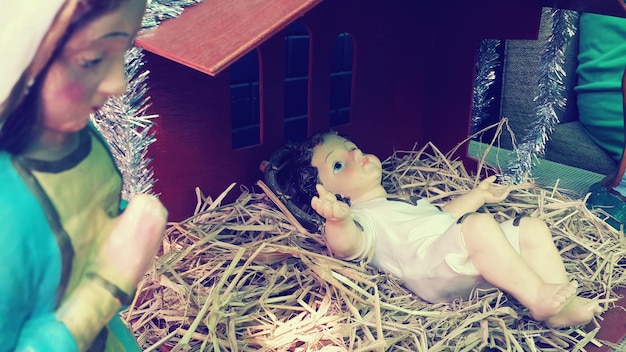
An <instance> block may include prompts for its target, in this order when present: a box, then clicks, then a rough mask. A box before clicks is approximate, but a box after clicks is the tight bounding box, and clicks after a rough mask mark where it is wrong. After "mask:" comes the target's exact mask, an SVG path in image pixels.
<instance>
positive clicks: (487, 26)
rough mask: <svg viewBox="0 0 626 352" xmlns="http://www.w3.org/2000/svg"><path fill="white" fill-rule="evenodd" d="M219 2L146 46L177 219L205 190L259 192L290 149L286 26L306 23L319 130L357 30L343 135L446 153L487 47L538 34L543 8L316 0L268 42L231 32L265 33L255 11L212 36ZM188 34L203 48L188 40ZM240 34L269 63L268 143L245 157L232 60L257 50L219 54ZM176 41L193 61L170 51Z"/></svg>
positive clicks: (462, 129)
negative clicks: (342, 51)
mask: <svg viewBox="0 0 626 352" xmlns="http://www.w3.org/2000/svg"><path fill="white" fill-rule="evenodd" d="M241 1H244V0H236V1H235V0H231V3H233V4H234V3H238V2H241ZM216 3H220V1H206V2H204V3H201V4H199V5H196V6H195V7H192V8H190V9H188V10H187V12H188V13H189V15H188V16H187V17H185V15H186V14H187V12H186V13H183V15H181V16H180V17H179V18H176V19H173V20H169V21H166V22H164V23H163V24H162V25H161V26H160V27H159V28H157V29H156V30H155V31H153V32H149V33H147V34H144V35H142V36H141V37H140V38H139V39H138V45H139V46H142V47H144V48H145V49H146V50H147V53H146V62H147V68H148V69H149V70H150V71H151V74H150V81H149V85H150V92H149V94H150V96H151V101H152V104H153V105H152V107H151V108H150V109H149V111H148V112H149V113H155V114H158V115H159V116H160V118H159V119H158V122H157V126H156V130H155V131H156V138H157V142H156V143H155V144H153V145H152V146H151V150H150V155H151V156H153V157H154V161H153V162H152V166H153V167H154V169H155V177H156V178H157V180H158V181H157V183H156V185H155V191H156V192H158V193H160V194H161V199H162V200H163V202H164V203H165V205H166V206H167V207H168V209H169V211H170V214H171V218H172V219H173V220H182V219H184V218H186V217H188V216H190V215H191V214H192V211H193V209H194V206H195V194H194V187H196V186H197V187H200V188H201V189H202V190H203V192H204V193H205V194H207V195H209V196H212V197H216V196H218V195H219V194H220V193H221V192H222V191H223V190H225V189H226V187H227V186H228V185H229V184H230V183H232V182H237V183H239V184H242V185H246V186H251V185H253V184H254V182H255V181H256V180H257V179H259V178H261V176H262V175H261V174H260V172H259V170H258V166H259V163H260V162H261V161H262V160H263V159H264V158H267V157H268V156H269V155H270V154H271V152H272V151H274V150H276V149H277V148H278V147H280V146H281V145H282V144H283V143H284V142H285V139H284V133H283V131H284V127H283V105H284V101H283V75H284V71H285V69H284V32H283V29H284V28H285V27H286V26H287V25H288V24H289V23H290V22H293V21H294V20H296V19H299V20H301V21H302V23H304V24H305V25H306V26H307V28H308V29H309V31H310V38H311V40H310V61H309V62H310V68H309V75H310V77H309V108H308V111H309V132H310V133H313V132H316V131H319V130H324V129H326V128H327V127H328V121H329V119H328V109H329V88H330V87H329V81H330V78H329V72H330V60H331V57H332V49H333V44H334V40H335V38H336V36H337V35H338V34H339V33H342V32H347V33H350V34H351V35H352V37H353V40H354V48H355V49H354V50H355V55H354V57H355V59H354V64H353V91H352V105H351V122H350V123H349V124H348V125H345V126H342V127H340V128H337V129H338V130H339V131H340V132H343V133H346V134H348V135H350V136H351V137H352V138H354V139H355V141H357V142H358V143H359V145H361V146H362V147H363V148H364V149H365V150H368V151H371V152H373V153H376V154H378V155H380V156H381V157H386V156H388V155H390V154H391V153H392V152H393V150H394V148H403V149H405V148H412V147H413V145H414V144H415V143H425V142H427V141H433V142H435V143H436V145H438V146H439V147H440V148H441V149H442V150H444V151H446V150H448V149H450V148H451V147H453V146H454V145H456V143H457V142H459V141H461V140H462V139H464V138H465V137H467V135H468V131H469V121H470V111H471V102H472V84H473V83H472V81H473V76H474V60H475V52H476V46H477V43H478V41H479V40H480V39H483V38H515V39H531V38H536V36H537V31H538V23H539V17H540V11H541V7H540V5H539V4H533V3H532V2H506V3H503V2H501V1H498V0H481V1H474V2H466V1H458V0H453V1H446V2H440V1H437V2H434V1H433V2H424V1H415V0H395V1H392V2H381V1H374V0H333V1H323V2H321V3H319V4H317V2H314V1H309V3H310V6H309V7H307V8H305V9H304V10H300V12H297V11H295V12H294V11H292V12H289V14H288V16H283V17H282V18H280V19H277V21H279V22H278V23H279V25H277V24H274V25H273V27H272V29H271V30H266V31H264V33H265V35H269V34H271V36H269V37H268V38H264V37H263V36H259V35H257V34H256V33H254V32H246V31H245V30H244V29H241V30H227V29H228V28H230V27H229V23H231V26H233V27H235V28H239V27H238V26H240V25H241V28H249V27H255V24H253V23H251V21H254V18H256V17H258V16H251V17H250V16H249V15H245V14H242V16H240V17H242V18H243V20H242V21H243V24H239V23H236V20H237V18H239V17H237V16H232V20H231V21H230V22H223V21H222V22H220V23H221V25H222V27H225V28H226V29H224V31H226V32H228V33H226V34H224V33H221V34H219V33H215V32H210V31H216V30H217V29H216V28H207V29H206V30H207V31H209V32H206V33H204V32H202V31H203V30H205V29H203V27H202V26H201V25H200V24H199V23H203V22H202V21H200V20H198V19H197V18H202V15H203V13H204V14H205V15H206V18H205V22H206V23H211V21H212V18H213V14H214V13H215V11H218V10H215V9H211V8H210V7H211V6H216V5H215V4H216ZM247 3H248V5H251V4H252V5H253V6H248V8H249V9H250V11H254V10H255V9H254V4H256V3H266V2H263V1H261V2H258V1H257V0H254V1H252V0H248V2H247ZM281 3H293V1H276V2H275V6H282V5H281ZM383 4H384V5H383ZM203 6H204V8H203ZM285 6H287V5H285ZM234 8H237V6H234ZM263 9H264V10H267V11H269V10H271V9H268V8H266V7H264V8H263ZM305 10H306V11H305ZM194 11H195V12H194ZM219 11H221V12H222V13H223V12H225V11H226V10H225V9H224V8H220V9H219ZM239 11H240V10H239ZM270 12H271V11H270ZM246 16H248V17H246ZM289 16H291V17H289ZM298 16H302V17H300V18H298ZM187 18H190V19H189V20H188V19H187ZM233 21H235V22H233ZM280 21H282V22H280ZM187 22H189V23H191V24H192V25H189V26H186V25H185V24H186V23H187ZM198 32H201V33H198ZM218 34H219V35H218ZM188 36H189V37H191V38H193V40H194V42H189V40H188V39H185V38H187V37H188ZM229 36H231V37H233V39H232V40H236V39H237V40H241V38H247V37H246V36H248V37H249V38H251V40H248V41H245V40H244V41H243V44H242V45H245V46H252V44H250V43H253V44H254V43H257V44H258V45H257V46H256V47H257V48H258V50H259V55H260V62H261V67H260V71H261V74H260V77H261V83H260V84H261V88H260V91H261V99H262V106H261V121H262V124H263V126H262V128H261V141H262V143H261V145H259V146H253V147H248V148H245V149H241V150H231V148H230V146H231V140H230V138H231V137H230V136H231V134H230V100H229V86H228V84H229V79H228V74H229V72H228V69H227V68H226V66H225V65H223V63H224V62H228V60H230V61H233V60H235V59H236V58H238V57H240V56H241V55H243V54H245V52H246V51H245V50H240V51H237V52H233V51H231V52H228V53H218V54H215V51H216V50H215V49H214V48H215V47H219V45H220V43H228V42H229V39H228V38H229ZM176 43H177V45H178V46H179V47H181V46H182V47H183V48H184V50H185V51H186V53H185V54H184V55H179V54H178V53H177V52H175V50H176V49H170V48H168V46H169V47H172V46H175V45H174V44H176ZM160 45H162V46H160ZM178 50H182V49H178ZM250 50H254V48H249V49H248V50H247V51H250ZM220 55H222V56H223V57H222V56H220ZM203 60H204V61H206V62H202V61H203ZM211 60H213V61H211ZM190 62H191V63H194V62H195V63H196V64H190ZM198 62H199V64H198ZM215 63H217V64H215ZM220 64H222V65H220ZM209 74H215V75H214V76H211V75H209ZM465 152H466V151H461V153H465Z"/></svg>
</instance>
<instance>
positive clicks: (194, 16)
mask: <svg viewBox="0 0 626 352" xmlns="http://www.w3.org/2000/svg"><path fill="white" fill-rule="evenodd" d="M320 2H322V0H272V1H268V0H206V1H204V2H201V3H199V4H197V5H194V6H191V7H189V8H187V9H186V10H185V11H184V12H183V13H182V14H181V15H180V16H179V17H177V18H174V19H171V20H167V21H164V22H163V23H161V25H160V26H159V27H157V28H153V29H150V30H147V31H146V32H144V33H142V34H141V35H140V36H139V37H138V38H137V41H136V42H137V45H138V46H140V47H141V48H143V49H145V50H147V51H150V52H152V53H154V54H157V55H160V56H163V57H165V58H168V59H170V60H172V61H175V62H178V63H181V64H183V65H185V66H188V67H191V68H193V69H195V70H198V71H200V72H204V73H206V74H209V75H211V76H215V75H217V74H218V73H220V72H221V71H222V70H224V69H225V68H227V67H228V66H229V65H230V64H232V63H233V62H235V61H236V60H237V59H239V58H240V57H242V56H243V55H245V54H246V53H248V52H249V51H250V50H252V49H254V48H256V47H257V46H259V45H260V44H262V43H263V41H265V40H266V39H268V38H270V37H271V36H272V35H274V34H275V33H277V32H278V31H280V30H282V29H284V28H285V27H287V26H288V25H289V24H291V23H292V22H293V21H295V20H296V19H297V18H299V17H301V16H302V15H304V14H305V13H307V12H308V11H309V10H311V9H312V8H313V7H315V6H316V5H317V4H319V3H320Z"/></svg>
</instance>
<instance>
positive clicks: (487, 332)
mask: <svg viewBox="0 0 626 352" xmlns="http://www.w3.org/2000/svg"><path fill="white" fill-rule="evenodd" d="M384 164H385V165H386V167H387V169H392V170H393V171H391V172H386V173H385V183H386V184H387V185H388V186H389V187H390V188H392V189H393V190H394V191H396V192H398V193H404V194H417V195H420V196H428V197H430V198H433V199H435V201H434V202H435V203H437V202H445V201H446V200H447V199H448V198H449V197H454V196H456V195H458V194H461V193H463V192H465V191H466V190H469V189H471V188H472V187H473V186H474V185H475V184H476V183H477V182H478V180H477V177H475V176H470V175H469V174H468V173H467V172H466V171H465V169H464V168H463V165H462V163H461V162H460V161H451V160H449V158H448V157H447V156H446V155H443V154H442V153H440V152H439V151H438V150H437V149H436V148H435V147H433V146H432V145H428V146H426V147H425V148H424V149H422V150H417V151H409V152H397V153H395V154H394V155H393V156H392V157H390V158H389V159H387V160H386V161H385V163H384ZM259 186H263V185H262V184H261V183H260V184H259ZM227 192H230V189H229V190H226V191H225V192H224V194H222V196H220V198H218V199H216V200H215V201H213V200H212V199H210V198H209V199H205V198H204V197H202V196H201V195H199V199H200V201H199V203H198V207H197V211H196V214H195V215H194V216H192V217H191V218H189V219H187V220H185V221H182V222H180V223H172V224H170V225H169V227H168V230H167V234H166V238H165V240H164V246H163V255H162V256H161V257H160V258H159V259H158V261H157V263H156V265H155V268H154V270H153V271H152V272H151V273H149V275H148V276H147V277H146V279H145V280H144V282H143V283H142V285H141V287H140V288H139V295H138V296H137V297H138V298H136V302H135V304H134V305H133V306H132V307H131V308H130V309H129V310H127V311H126V312H124V313H123V316H124V317H125V319H127V321H130V322H131V324H130V325H131V329H132V330H133V331H134V333H135V335H136V336H137V337H138V340H139V342H140V344H142V345H143V346H144V347H145V348H147V350H159V349H160V348H163V350H169V349H172V350H176V351H180V350H185V351H187V350H192V351H197V350H202V351H205V350H214V351H246V350H262V351H345V350H350V351H374V350H393V351H480V350H489V349H493V350H497V351H550V350H553V351H575V350H579V349H581V348H583V347H584V346H585V345H586V344H587V343H588V342H591V343H594V344H599V343H601V342H600V341H596V340H595V339H594V337H595V334H596V333H597V331H598V329H599V325H598V324H597V322H596V323H595V324H590V325H591V326H587V327H586V328H585V329H583V328H572V329H559V330H553V329H549V328H547V327H545V326H544V325H543V324H541V323H538V322H536V321H534V320H533V319H532V318H530V316H529V315H528V312H527V311H526V310H525V309H523V307H521V306H520V305H518V304H517V303H516V302H515V301H514V299H512V298H511V297H510V296H508V295H506V294H503V293H502V292H500V291H499V290H496V289H494V290H491V291H485V292H476V293H475V297H473V298H472V299H471V300H469V301H466V302H453V303H450V304H427V303H424V302H423V301H421V300H419V299H418V298H417V297H416V296H415V295H412V294H411V293H410V292H408V291H407V290H405V289H404V288H403V287H402V286H400V283H399V282H397V281H396V280H395V279H393V278H391V277H389V276H387V275H384V274H382V273H380V272H378V271H376V270H375V269H372V268H370V267H368V266H367V265H365V263H350V262H345V261H342V260H337V259H334V258H332V257H330V256H329V255H328V253H327V250H326V248H325V246H324V239H323V236H321V235H319V234H311V233H308V232H307V231H306V230H304V229H303V228H302V227H300V226H299V224H298V223H297V222H296V221H295V220H294V219H293V218H291V217H290V215H289V214H288V213H287V212H285V211H281V210H279V209H278V208H277V206H276V205H275V204H274V203H273V202H272V201H271V197H270V196H268V194H269V193H271V192H268V193H267V194H265V193H262V192H258V193H254V192H249V191H248V190H246V189H242V190H241V195H240V196H239V198H238V199H237V200H236V201H235V202H234V203H232V204H226V205H221V204H220V202H221V198H222V197H223V196H224V195H225V194H226V193H227ZM266 192H267V191H266ZM482 210H483V211H487V212H490V213H492V214H494V216H496V217H497V218H498V219H501V220H504V219H510V218H514V217H516V216H517V215H519V214H525V215H530V216H535V217H539V218H541V219H543V220H544V221H546V222H547V223H548V225H549V226H550V228H551V229H552V232H553V233H554V239H555V241H556V243H557V245H558V247H559V248H560V249H561V252H562V255H563V258H564V261H565V263H566V267H567V270H568V272H569V273H570V274H571V276H572V277H573V278H575V279H576V280H578V282H579V283H580V290H581V295H583V296H585V297H590V298H598V299H600V300H601V302H602V305H603V306H604V307H605V308H607V309H608V308H610V307H612V305H613V302H614V301H615V300H616V295H615V293H614V292H613V289H615V288H617V287H621V286H624V284H625V282H626V278H625V277H624V265H625V264H626V262H625V259H624V249H625V248H626V244H625V242H624V236H623V232H618V231H615V230H613V229H612V228H611V227H609V226H608V225H606V224H605V223H604V222H603V221H601V220H600V219H598V218H597V217H596V216H595V215H594V214H592V213H591V212H590V211H589V210H587V209H586V208H585V206H584V200H580V199H573V198H571V197H570V196H567V195H566V193H564V192H562V191H561V190H559V189H556V188H555V189H551V188H544V187H539V186H537V185H535V184H532V183H527V184H524V185H517V186H515V187H514V190H513V191H512V192H511V195H510V196H509V198H508V199H507V200H506V202H505V203H501V204H495V205H489V206H488V207H487V206H486V207H483V208H482Z"/></svg>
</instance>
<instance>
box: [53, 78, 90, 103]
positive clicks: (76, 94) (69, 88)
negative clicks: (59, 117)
mask: <svg viewBox="0 0 626 352" xmlns="http://www.w3.org/2000/svg"><path fill="white" fill-rule="evenodd" d="M56 95H57V97H58V98H59V99H62V100H69V101H73V102H77V101H81V100H83V99H85V97H86V96H87V90H86V89H85V86H84V85H83V84H81V83H78V82H70V83H68V84H66V85H64V86H63V87H62V88H61V89H59V91H58V92H57V94H56Z"/></svg>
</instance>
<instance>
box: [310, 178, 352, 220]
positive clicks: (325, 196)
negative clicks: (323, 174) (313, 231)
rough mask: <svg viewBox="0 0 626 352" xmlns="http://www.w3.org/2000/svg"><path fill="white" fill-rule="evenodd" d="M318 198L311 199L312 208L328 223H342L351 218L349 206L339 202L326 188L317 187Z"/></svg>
mask: <svg viewBox="0 0 626 352" xmlns="http://www.w3.org/2000/svg"><path fill="white" fill-rule="evenodd" d="M315 188H316V189H317V194H318V195H319V196H318V197H313V199H311V207H313V209H314V210H315V211H316V212H317V213H318V214H320V216H322V217H323V218H324V219H326V220H328V221H341V220H345V219H346V218H348V217H349V216H350V207H349V206H348V204H346V203H344V202H342V201H339V200H337V197H336V196H335V195H334V194H332V193H331V192H329V191H328V190H327V189H326V188H324V186H322V185H321V184H318V185H316V186H315Z"/></svg>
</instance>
